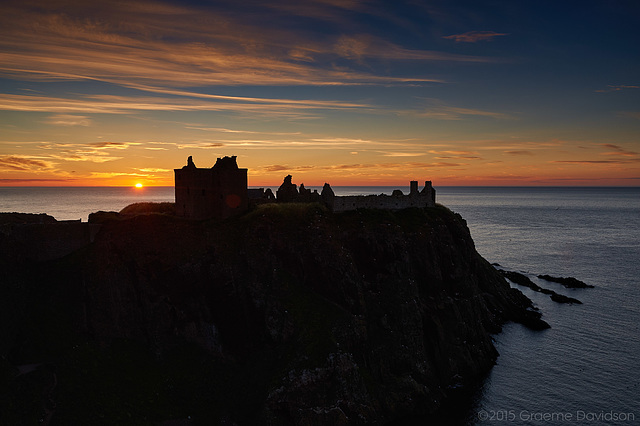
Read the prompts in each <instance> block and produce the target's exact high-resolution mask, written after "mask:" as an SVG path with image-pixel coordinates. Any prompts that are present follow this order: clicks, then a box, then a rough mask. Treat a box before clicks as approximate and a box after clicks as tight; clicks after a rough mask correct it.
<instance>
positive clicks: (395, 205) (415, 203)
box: [333, 194, 435, 212]
mask: <svg viewBox="0 0 640 426" xmlns="http://www.w3.org/2000/svg"><path fill="white" fill-rule="evenodd" d="M434 205H435V203H434V202H433V200H432V199H431V198H430V197H427V196H424V195H417V196H411V195H400V196H394V195H384V194H382V195H349V196H344V197H335V199H334V201H333V211H334V212H342V211H347V210H357V209H384V210H400V209H406V208H409V207H433V206H434Z"/></svg>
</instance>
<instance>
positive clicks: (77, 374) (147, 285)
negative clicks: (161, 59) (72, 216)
mask: <svg viewBox="0 0 640 426" xmlns="http://www.w3.org/2000/svg"><path fill="white" fill-rule="evenodd" d="M101 222H102V227H101V229H100V231H99V232H98V233H97V235H96V236H95V238H94V240H93V242H92V243H91V244H89V245H88V246H87V247H85V248H83V249H80V250H78V251H75V252H74V253H72V254H70V255H68V256H66V257H64V258H62V259H58V260H51V261H47V262H34V261H26V260H25V259H28V256H26V254H25V253H22V252H20V251H19V250H14V249H13V248H14V244H13V242H12V240H11V236H10V235H5V234H1V233H0V249H1V250H2V253H7V255H6V256H3V257H2V259H1V260H0V262H1V264H0V267H1V268H2V270H3V276H4V277H5V278H3V284H2V288H1V289H0V292H1V293H2V294H1V295H0V301H1V302H0V304H1V305H2V306H0V308H1V309H0V312H1V314H0V315H2V322H1V324H0V327H1V329H0V332H1V335H0V355H1V356H2V358H1V359H0V370H1V371H0V372H1V373H2V385H1V386H2V387H1V389H0V398H2V399H3V400H4V401H7V404H5V405H4V406H3V408H1V409H0V410H2V412H1V413H0V416H2V418H4V419H9V421H11V420H16V419H18V418H19V417H20V416H21V415H22V416H24V415H26V414H24V413H29V414H28V415H30V416H32V417H33V418H34V419H36V420H38V419H39V418H42V419H45V420H46V422H49V421H50V422H51V424H93V425H99V424H105V425H106V424H132V425H133V424H135V425H141V424H163V422H166V421H169V420H171V421H176V422H178V421H179V422H181V423H175V424H278V425H289V424H291V425H339V424H345V425H346V424H365V423H374V424H380V423H382V424H384V423H391V422H396V423H398V422H405V421H410V420H416V419H420V420H425V421H426V420H428V419H431V418H433V416H435V415H436V414H438V413H439V411H441V410H442V407H443V406H444V405H445V404H446V402H447V401H448V400H450V398H451V397H452V396H453V395H455V394H456V392H458V391H459V389H473V388H474V386H476V385H477V384H478V383H480V382H481V380H482V378H483V377H484V376H485V375H486V373H487V372H488V371H489V370H490V369H491V367H492V365H493V364H494V363H495V360H496V357H497V356H498V353H497V352H496V349H495V347H494V345H493V341H492V334H493V333H498V332H499V331H500V329H501V326H502V325H503V324H504V323H505V322H506V321H516V322H520V323H522V324H524V325H526V326H528V327H531V328H533V329H544V328H546V327H548V325H547V324H546V323H545V322H544V321H543V320H541V318H540V316H541V315H540V313H539V312H538V311H537V310H535V308H534V307H533V306H532V303H531V301H530V300H529V299H527V298H526V297H525V296H524V295H523V294H522V293H521V292H520V291H518V290H516V289H513V288H511V287H510V286H509V284H508V283H507V282H506V281H505V279H504V278H503V277H502V276H501V275H500V273H499V272H498V271H496V270H495V269H494V268H493V267H492V266H491V265H490V264H489V263H488V262H487V261H485V260H484V259H483V258H482V257H481V256H480V255H479V254H478V253H477V252H476V250H475V247H474V244H473V241H472V239H471V236H470V234H469V230H468V228H467V226H466V223H465V221H464V220H463V219H462V218H461V217H460V216H459V215H457V214H454V213H452V212H451V211H449V210H448V209H446V208H444V207H442V206H437V207H435V208H428V209H417V208H411V209H406V210H401V211H396V212H392V211H384V210H358V211H350V212H344V213H340V214H333V213H330V212H328V211H327V210H326V209H325V208H323V207H321V206H320V205H318V204H286V205H283V204H271V205H264V206H261V207H259V208H257V209H256V210H254V211H252V212H250V213H248V214H245V215H243V216H239V217H235V218H232V219H228V220H224V221H191V220H185V219H180V218H177V217H174V216H171V215H164V214H143V215H138V216H129V217H125V218H122V217H117V218H116V217H115V216H114V217H113V218H111V219H110V218H109V217H108V216H104V215H103V216H102V220H101ZM20 250H28V247H23V246H21V249H20ZM26 365H31V366H33V368H31V367H30V368H25V366H26ZM29 371H31V373H29ZM35 372H39V373H38V374H39V376H30V375H32V374H34V373H35ZM25 383H28V385H26V384H25ZM52 383H53V385H52ZM20 413H22V414H20ZM38 416H40V417H38ZM21 420H24V419H21ZM167 424H168V423H167Z"/></svg>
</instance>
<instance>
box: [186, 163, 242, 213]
mask: <svg viewBox="0 0 640 426" xmlns="http://www.w3.org/2000/svg"><path fill="white" fill-rule="evenodd" d="M174 174H175V197H176V214H177V215H178V216H182V217H187V218H190V219H209V218H216V219H225V218H228V217H231V216H235V215H238V214H242V213H244V212H246V211H247V209H248V205H249V202H248V196H247V169H240V168H238V164H237V162H236V156H232V157H223V158H218V159H217V161H216V164H215V165H214V166H213V167H212V168H210V169H201V168H198V167H196V165H195V164H194V162H193V159H192V157H189V159H188V160H187V165H186V166H184V167H182V168H181V169H175V170H174Z"/></svg>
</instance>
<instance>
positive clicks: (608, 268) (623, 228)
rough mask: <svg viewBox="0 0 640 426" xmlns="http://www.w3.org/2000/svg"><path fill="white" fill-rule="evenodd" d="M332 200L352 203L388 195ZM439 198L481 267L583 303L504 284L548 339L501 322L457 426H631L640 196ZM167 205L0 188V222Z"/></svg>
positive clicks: (559, 192) (444, 190) (636, 420)
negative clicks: (534, 311)
mask: <svg viewBox="0 0 640 426" xmlns="http://www.w3.org/2000/svg"><path fill="white" fill-rule="evenodd" d="M275 189H276V188H272V190H275ZM309 189H320V188H314V187H310V188H309ZM333 189H334V192H335V193H336V195H358V194H380V193H386V194H390V193H391V191H392V190H393V189H394V188H392V187H334V188H333ZM400 189H402V190H403V191H405V193H406V192H407V191H408V189H409V188H408V187H407V188H400ZM436 190H437V202H439V203H440V204H443V205H445V206H447V207H449V208H450V209H451V210H453V211H455V212H457V213H460V214H461V215H462V217H463V218H464V219H465V220H466V221H467V224H468V226H469V229H470V230H471V235H472V237H473V239H474V241H475V245H476V249H477V250H478V252H479V253H480V254H481V255H482V256H483V257H484V258H485V259H487V260H488V261H489V262H492V263H497V264H499V265H500V267H502V268H504V269H509V270H514V271H519V272H522V273H525V274H527V275H528V276H529V277H530V278H532V280H533V281H534V282H536V283H537V284H538V285H539V286H541V287H545V288H548V289H551V290H554V291H556V292H558V293H561V294H565V295H568V296H570V297H573V298H576V299H578V300H580V301H582V302H583V303H582V304H573V305H568V304H559V303H556V302H553V301H552V300H551V299H550V298H549V296H547V295H545V294H542V293H537V292H534V291H532V290H530V289H528V288H524V287H519V286H517V285H516V284H512V286H513V287H516V288H518V289H519V290H521V291H522V292H523V293H524V294H525V295H526V296H528V297H529V298H530V299H531V300H533V302H534V303H535V305H536V306H537V307H538V308H539V309H540V310H541V311H542V313H543V319H544V320H545V321H547V322H548V323H549V324H550V325H551V328H550V329H548V330H545V331H531V330H528V329H527V328H525V327H523V326H522V325H519V324H514V323H508V324H506V325H505V326H504V328H503V331H502V332H501V333H499V334H497V335H495V336H494V339H495V345H496V348H497V349H498V352H499V353H500V356H499V358H498V360H497V364H496V365H495V366H494V368H493V369H492V370H491V372H490V373H489V375H488V376H487V378H486V380H485V381H484V384H483V386H482V387H481V389H479V390H478V391H477V394H476V396H475V398H474V402H473V406H472V407H471V409H470V411H469V413H468V415H467V416H466V418H465V420H464V423H466V424H468V425H500V424H509V425H512V424H513V425H562V424H593V425H633V424H640V330H639V324H640V188H639V187H623V188H612V187H436ZM173 200H174V192H173V188H172V187H145V188H141V189H136V188H121V187H118V188H114V187H108V188H106V187H104V188H100V187H99V188H87V187H85V188H33V187H29V188H16V187H12V188H9V187H0V212H13V211H16V212H24V213H48V214H50V215H52V216H54V217H55V218H56V219H58V220H78V219H81V220H82V221H86V220H87V217H88V215H89V214H90V213H92V212H96V211H99V210H102V211H119V210H121V209H122V208H124V207H125V206H127V205H129V204H132V203H136V202H162V201H173ZM539 274H548V275H552V276H561V277H568V276H571V277H575V278H577V279H579V280H581V281H584V282H586V283H587V284H590V285H593V286H594V288H587V289H566V288H564V287H562V286H561V285H559V284H555V283H552V282H548V281H545V280H541V279H539V278H537V277H536V275H539ZM452 421H453V419H452Z"/></svg>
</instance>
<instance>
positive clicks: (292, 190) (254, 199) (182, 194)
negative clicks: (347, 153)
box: [174, 156, 436, 219]
mask: <svg viewBox="0 0 640 426" xmlns="http://www.w3.org/2000/svg"><path fill="white" fill-rule="evenodd" d="M174 172H175V191H176V214H177V215H178V216H182V217H188V218H192V219H208V218H216V219H225V218H228V217H231V216H235V215H238V214H242V213H244V212H246V211H247V210H248V209H249V204H250V203H251V204H264V203H273V202H278V203H294V202H295V203H309V202H311V203H313V202H318V203H322V204H324V205H326V206H327V207H328V208H329V209H331V210H332V211H334V212H343V211H348V210H356V209H361V208H366V209H385V210H400V209H405V208H409V207H420V208H422V207H433V206H435V203H436V190H435V189H434V188H433V186H432V185H431V181H426V182H425V184H424V187H423V188H422V190H420V191H419V190H418V182H417V181H411V183H410V190H409V194H407V195H404V194H403V193H402V191H400V190H399V189H396V190H394V191H393V193H392V194H391V195H386V194H380V195H351V196H337V195H335V193H334V192H333V189H331V185H329V184H328V183H325V184H324V187H323V188H322V192H321V193H318V191H315V190H314V191H311V190H309V189H307V188H305V187H304V185H303V184H300V187H299V188H298V186H297V185H296V184H294V183H293V182H292V178H291V175H288V176H286V177H285V178H284V181H283V182H282V185H280V187H279V188H278V190H277V191H276V194H275V195H274V194H273V192H272V191H271V189H267V190H266V191H265V190H264V189H262V188H261V189H248V188H247V169H240V168H238V164H237V162H236V157H235V156H233V157H223V158H218V160H217V161H216V164H215V165H214V166H213V167H212V168H210V169H200V168H197V167H196V166H195V164H194V163H193V159H192V158H191V157H189V159H188V160H187V165H186V166H184V167H182V168H181V169H175V170H174Z"/></svg>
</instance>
